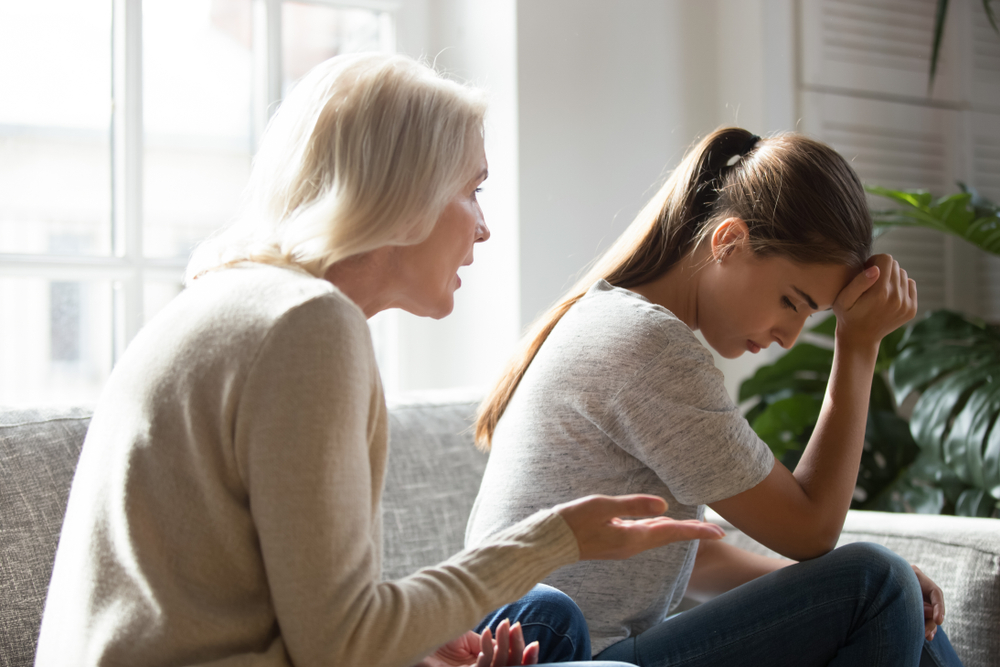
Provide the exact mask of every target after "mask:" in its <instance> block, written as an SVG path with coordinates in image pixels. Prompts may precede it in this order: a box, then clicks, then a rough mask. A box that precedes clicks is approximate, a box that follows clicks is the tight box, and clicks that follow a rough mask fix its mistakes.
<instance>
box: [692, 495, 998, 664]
mask: <svg viewBox="0 0 1000 667" xmlns="http://www.w3.org/2000/svg"><path fill="white" fill-rule="evenodd" d="M705 518H706V520H708V521H711V522H713V523H717V524H719V525H721V526H722V527H723V528H724V529H725V530H726V538H725V541H726V542H729V543H730V544H733V545H735V546H738V547H740V548H742V549H746V550H747V551H752V552H754V553H760V554H765V555H772V556H774V555H776V554H775V553H774V552H773V551H771V550H770V549H768V548H767V547H764V546H763V545H761V544H759V543H758V542H756V541H754V540H753V539H751V538H750V537H747V536H746V535H744V534H743V533H742V532H740V531H739V530H737V529H736V528H734V527H733V526H732V524H730V523H729V522H728V521H726V520H725V519H723V518H722V517H720V516H719V515H718V514H716V513H715V512H712V511H711V510H709V511H707V512H706V517H705ZM851 542H874V543H876V544H881V545H883V546H885V547H888V548H889V549H891V550H892V551H894V552H895V553H897V554H899V555H900V556H902V557H903V558H905V559H906V560H907V561H909V562H910V563H912V564H914V565H917V566H918V567H919V568H920V569H921V570H923V571H924V572H925V573H926V574H927V576H929V577H930V578H931V579H933V580H934V581H935V582H936V583H937V584H938V585H939V586H940V587H941V589H942V590H943V591H944V595H945V609H946V614H945V622H944V628H945V630H946V631H947V633H948V637H949V639H950V640H951V643H952V645H953V646H954V647H955V651H956V652H957V653H958V655H959V657H961V658H962V661H963V662H964V663H965V667H989V666H991V665H995V664H996V663H995V659H996V656H998V655H1000V632H998V631H997V630H998V629H1000V521H998V520H997V519H973V518H967V517H954V516H937V515H927V514H894V513H887V512H862V511H854V510H852V511H850V512H848V515H847V520H846V521H845V523H844V530H843V531H842V533H841V536H840V540H839V541H838V545H842V544H849V543H851Z"/></svg>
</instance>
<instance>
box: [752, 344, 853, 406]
mask: <svg viewBox="0 0 1000 667" xmlns="http://www.w3.org/2000/svg"><path fill="white" fill-rule="evenodd" d="M832 365H833V350H828V349H826V348H822V347H819V346H817V345H812V344H810V343H799V344H798V345H796V346H795V347H793V348H792V349H791V350H789V351H788V352H787V353H786V354H784V355H782V356H781V357H780V358H779V359H778V360H777V361H775V362H774V363H773V364H768V365H767V366H761V367H760V368H758V369H757V372H756V373H754V374H753V376H752V377H750V378H748V379H747V380H744V382H743V384H741V385H740V393H739V400H740V402H741V403H742V402H743V401H745V400H747V399H750V398H753V397H754V396H768V395H774V394H776V393H778V392H782V391H788V392H791V393H804V392H808V393H814V392H817V391H818V392H820V393H822V392H823V391H825V390H826V382H827V380H828V379H829V378H830V367H831V366H832Z"/></svg>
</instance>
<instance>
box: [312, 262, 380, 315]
mask: <svg viewBox="0 0 1000 667" xmlns="http://www.w3.org/2000/svg"><path fill="white" fill-rule="evenodd" d="M385 250H386V248H379V249H377V250H372V251H370V252H366V253H362V254H360V255H355V256H353V257H348V258H347V259H342V260H340V261H339V262H337V263H336V264H334V265H333V266H331V267H330V268H329V269H327V270H326V273H325V274H323V277H324V278H325V279H326V280H329V281H330V282H331V283H333V284H334V285H335V286H336V287H337V289H339V290H340V291H341V292H343V293H344V294H345V295H346V296H347V298H348V299H350V300H351V301H353V302H354V303H355V304H357V305H358V307H359V308H361V310H362V311H364V313H365V317H366V318H370V317H372V316H373V315H375V314H376V313H379V312H381V311H383V310H385V309H387V308H389V307H391V303H392V290H393V285H392V281H391V276H392V272H391V271H388V270H386V269H387V265H388V262H389V261H390V258H389V256H388V255H389V253H388V252H384V251H385Z"/></svg>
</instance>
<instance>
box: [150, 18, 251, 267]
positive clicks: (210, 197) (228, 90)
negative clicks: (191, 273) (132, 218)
mask: <svg viewBox="0 0 1000 667" xmlns="http://www.w3.org/2000/svg"><path fill="white" fill-rule="evenodd" d="M142 12H143V123H144V135H143V136H144V141H145V147H144V148H145V162H144V165H143V169H144V190H143V202H144V207H143V208H144V224H145V226H144V232H143V233H144V242H143V246H144V252H145V254H146V256H147V257H186V256H187V255H188V254H189V252H190V250H191V248H192V247H193V246H194V245H195V244H196V243H197V242H198V241H200V240H201V239H203V238H204V237H205V236H207V235H208V234H210V233H211V232H212V231H214V230H215V229H217V228H219V227H221V226H222V225H224V224H225V223H226V222H227V221H228V220H229V219H230V218H232V216H233V215H234V214H235V213H236V210H237V207H238V204H239V198H240V194H241V193H242V191H243V188H244V187H245V185H246V180H247V177H248V176H249V173H250V157H251V130H250V128H251V63H252V58H251V50H250V46H251V44H250V40H251V6H250V0H144V2H143V5H142Z"/></svg>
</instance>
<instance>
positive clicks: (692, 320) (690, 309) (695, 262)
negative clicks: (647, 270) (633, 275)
mask: <svg viewBox="0 0 1000 667" xmlns="http://www.w3.org/2000/svg"><path fill="white" fill-rule="evenodd" d="M706 261H711V258H710V257H707V256H706V253H705V252H700V251H699V250H695V251H694V252H690V253H688V254H687V255H685V256H684V257H683V258H682V259H681V260H680V261H679V262H677V263H676V264H674V265H673V266H672V267H670V269H669V270H667V272H666V273H664V274H662V275H660V276H658V277H657V278H654V279H653V280H651V281H649V282H647V283H643V284H642V285H636V286H635V287H630V288H629V289H630V290H631V291H633V292H635V293H636V294H640V295H642V296H644V297H646V298H647V299H649V300H650V301H651V302H653V303H655V304H657V305H660V306H663V307H664V308H666V309H667V310H669V311H670V312H671V313H673V314H674V315H676V316H677V317H678V319H680V320H681V321H682V322H684V324H686V325H688V327H690V328H691V330H692V331H697V330H698V284H699V279H700V277H701V270H702V269H703V268H704V267H705V262H706Z"/></svg>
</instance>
